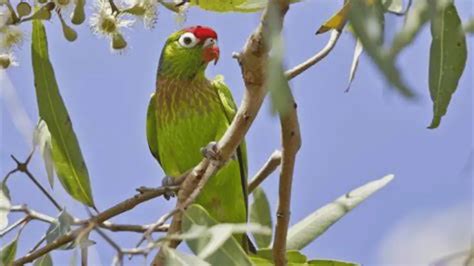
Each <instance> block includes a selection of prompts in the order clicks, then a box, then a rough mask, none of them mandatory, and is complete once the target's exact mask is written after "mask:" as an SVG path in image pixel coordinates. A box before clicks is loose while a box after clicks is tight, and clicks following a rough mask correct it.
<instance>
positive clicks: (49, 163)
mask: <svg viewBox="0 0 474 266" xmlns="http://www.w3.org/2000/svg"><path fill="white" fill-rule="evenodd" d="M33 144H34V145H35V146H37V147H38V148H39V151H40V153H41V157H43V162H44V166H45V169H46V174H47V176H48V182H49V185H50V186H51V188H53V187H54V162H53V158H52V147H51V133H50V132H49V129H48V125H47V124H46V122H45V121H44V120H40V121H39V123H38V125H37V126H36V128H35V132H34V134H33Z"/></svg>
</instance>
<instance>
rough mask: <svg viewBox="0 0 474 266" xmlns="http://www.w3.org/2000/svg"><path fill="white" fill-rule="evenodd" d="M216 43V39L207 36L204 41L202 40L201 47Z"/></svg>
mask: <svg viewBox="0 0 474 266" xmlns="http://www.w3.org/2000/svg"><path fill="white" fill-rule="evenodd" d="M215 43H217V41H216V39H214V38H207V39H206V41H205V42H204V45H203V47H209V46H212V45H214V44H215Z"/></svg>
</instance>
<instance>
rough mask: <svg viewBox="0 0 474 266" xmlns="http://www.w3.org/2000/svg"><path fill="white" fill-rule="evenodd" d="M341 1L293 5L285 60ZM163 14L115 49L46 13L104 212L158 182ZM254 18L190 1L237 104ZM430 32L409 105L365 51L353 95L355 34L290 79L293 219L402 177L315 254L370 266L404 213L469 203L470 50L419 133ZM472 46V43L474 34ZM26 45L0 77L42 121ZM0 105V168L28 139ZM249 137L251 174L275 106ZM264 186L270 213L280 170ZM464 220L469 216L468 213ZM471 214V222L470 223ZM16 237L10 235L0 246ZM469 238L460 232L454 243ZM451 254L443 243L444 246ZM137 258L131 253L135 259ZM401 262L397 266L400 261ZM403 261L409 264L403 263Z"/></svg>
mask: <svg viewBox="0 0 474 266" xmlns="http://www.w3.org/2000/svg"><path fill="white" fill-rule="evenodd" d="M456 3H457V6H458V10H459V12H460V14H461V17H462V18H464V19H465V18H467V17H470V16H472V15H473V13H474V12H473V6H472V3H471V2H470V1H469V0H458V1H457V2H456ZM339 4H340V3H339V2H337V3H336V2H334V1H329V0H324V1H306V2H304V3H300V4H297V5H293V6H292V8H291V9H290V11H289V13H288V15H287V18H286V21H285V32H284V34H285V41H286V63H287V65H288V67H291V66H293V65H295V64H298V63H300V62H301V61H303V60H305V59H306V58H308V57H309V56H312V55H313V54H314V53H315V52H317V51H318V50H319V49H321V48H322V47H323V46H324V45H325V42H326V41H327V38H328V35H321V36H315V35H314V32H315V30H316V28H317V27H318V26H319V25H320V24H321V23H322V22H323V21H324V20H325V19H326V18H328V17H329V16H330V15H331V14H332V13H333V12H334V11H335V10H337V8H338V6H339ZM159 12H160V13H159V16H158V23H157V25H156V28H155V29H154V30H152V31H147V30H144V29H142V26H141V25H137V26H135V27H134V28H133V29H131V30H128V31H126V35H127V38H128V43H129V49H128V50H127V51H126V52H125V53H123V54H121V55H118V54H113V53H111V52H110V50H109V44H108V42H107V41H106V40H104V39H99V38H97V37H95V36H94V35H93V34H92V33H91V32H90V30H89V28H88V26H87V25H83V26H81V27H79V28H78V33H79V38H78V40H77V41H76V42H74V43H68V42H67V41H65V40H64V39H63V37H62V33H61V31H60V28H59V25H60V24H59V21H57V20H56V18H54V19H53V21H52V22H48V23H46V24H47V30H48V34H49V49H50V55H51V60H52V62H53V65H54V67H55V71H56V77H57V79H58V83H59V87H60V90H61V93H62V96H63V98H64V100H65V102H66V104H67V107H68V110H69V113H70V115H71V119H72V121H73V125H74V129H75V132H76V134H77V136H78V139H79V142H80V144H81V148H82V151H83V155H84V157H85V161H86V163H87V166H88V168H89V172H90V174H91V182H92V187H93V193H94V197H95V201H96V205H97V206H98V208H99V209H105V208H107V207H109V206H112V205H113V204H114V203H117V202H119V201H120V200H122V199H124V198H125V197H129V196H131V195H133V193H134V190H135V188H137V187H139V186H143V185H145V186H157V185H159V183H160V180H161V177H162V176H163V173H162V171H161V169H160V167H159V166H158V165H157V164H156V162H155V161H154V159H153V157H152V156H151V155H150V154H149V151H148V147H147V144H146V138H145V113H146V107H147V103H148V99H149V95H150V94H151V92H152V91H153V90H154V82H155V73H156V67H157V63H158V58H159V54H160V51H161V48H162V45H163V42H164V40H165V39H166V37H167V36H168V35H169V34H170V33H172V32H173V31H174V30H176V29H178V28H179V27H180V26H179V25H178V24H176V22H175V18H174V16H173V15H172V14H170V13H169V12H168V11H167V10H165V9H163V8H160V9H159ZM258 20H259V15H258V14H216V13H209V12H204V11H201V10H198V9H196V8H193V9H191V10H190V11H189V13H188V17H187V21H186V22H185V25H195V24H202V25H208V26H211V27H213V28H214V29H215V30H216V31H217V32H218V34H219V46H220V49H221V59H220V61H219V63H218V64H217V66H210V67H209V69H208V76H209V77H213V76H215V75H217V74H223V75H224V76H225V80H226V83H227V84H228V85H229V86H230V88H231V89H232V92H233V93H234V96H235V98H236V100H237V101H238V102H240V99H241V97H242V94H243V83H242V78H241V75H240V69H239V66H238V64H237V63H236V62H235V60H234V59H232V58H231V53H232V52H233V51H239V50H240V49H241V48H242V46H243V44H244V42H245V40H246V38H247V36H248V35H249V33H250V32H251V31H252V30H253V29H254V28H255V26H256V25H257V23H258ZM400 23H402V19H400V18H396V17H387V24H388V29H387V31H388V34H389V35H390V32H392V33H393V31H394V30H395V29H396V26H399V25H400ZM26 30H27V31H28V32H30V31H31V30H30V29H26ZM389 38H390V37H389ZM430 40H431V36H430V32H429V27H425V29H424V30H423V32H422V33H421V35H420V36H418V38H417V39H416V42H415V43H414V45H412V46H410V47H408V48H407V49H406V51H404V52H403V53H402V56H401V58H400V59H399V61H398V65H399V66H400V68H401V69H402V71H403V77H404V79H405V80H406V81H407V83H408V84H409V85H410V86H411V87H412V88H413V89H414V90H415V91H416V92H417V93H418V94H419V95H420V97H419V98H420V99H419V100H418V101H416V102H414V101H407V100H405V99H403V98H402V97H401V96H400V95H399V94H397V93H396V92H394V90H392V89H391V88H390V87H389V86H388V85H387V84H386V83H385V81H384V80H383V77H382V76H381V75H380V73H379V72H378V70H377V69H376V68H375V67H374V65H373V64H372V63H371V62H370V59H369V58H368V57H366V56H364V55H363V56H362V58H361V63H360V65H359V70H358V73H357V76H356V79H355V81H354V83H353V85H352V89H351V92H350V93H344V89H345V88H346V85H347V77H348V71H349V68H350V64H351V60H352V53H353V47H354V39H353V37H352V36H351V34H350V33H344V34H343V36H342V37H341V40H340V41H339V43H338V44H337V46H336V48H335V49H334V51H333V52H332V53H331V54H330V55H329V56H328V57H327V58H326V59H325V60H323V61H322V62H321V63H319V64H318V65H316V66H315V67H313V68H311V69H310V70H308V71H307V72H306V73H304V74H303V75H301V76H299V77H297V78H295V79H294V80H293V81H292V82H291V86H292V89H293V91H294V94H295V98H296V100H297V102H298V107H299V108H298V110H299V118H300V124H301V131H302V137H303V146H302V149H301V151H300V153H299V154H298V161H297V164H296V170H295V178H294V187H293V199H292V217H291V223H295V222H296V221H298V220H299V219H301V218H303V217H305V216H306V215H308V214H309V213H311V212H312V211H314V210H316V209H317V208H318V207H320V206H322V205H324V204H326V203H328V202H330V201H331V200H333V199H335V198H337V197H338V196H340V195H342V194H344V193H345V192H347V191H349V190H351V189H352V188H354V187H357V186H359V185H362V184H364V183H366V182H368V181H371V180H373V179H376V178H379V177H382V176H384V175H386V174H389V173H393V174H395V176H396V178H395V180H394V181H393V182H392V183H391V184H389V185H388V186H387V187H386V188H384V189H383V190H381V191H380V192H378V193H377V194H375V195H374V196H373V197H372V198H370V199H369V200H368V201H367V202H365V203H363V204H362V205H361V206H360V207H358V208H356V209H355V210H354V211H353V212H351V213H350V214H349V215H347V216H346V217H344V218H343V219H342V220H341V221H340V222H338V223H337V224H335V225H334V226H333V227H332V228H331V229H330V230H329V231H328V232H327V233H326V234H324V235H323V236H322V237H320V238H319V239H318V240H317V241H316V242H314V243H312V244H311V245H310V246H308V247H307V248H306V249H305V253H306V254H307V255H308V256H309V257H311V258H313V257H329V258H339V259H344V260H350V261H355V262H360V263H364V264H365V265H380V264H382V263H383V264H389V263H395V262H392V261H390V260H389V259H387V258H386V257H384V255H381V254H382V253H383V252H381V249H383V247H386V245H385V243H386V242H387V241H389V240H387V239H389V238H390V236H391V235H393V232H394V230H395V229H396V228H399V226H400V224H401V223H402V222H403V221H406V220H407V219H409V218H410V217H412V216H414V215H418V216H420V215H421V219H422V220H423V219H425V221H426V225H429V223H430V218H429V217H432V216H430V215H432V214H433V213H444V211H445V210H451V209H452V208H461V209H462V210H465V211H468V212H469V210H472V207H471V206H472V188H473V187H472V186H473V184H472V150H473V146H472V100H473V96H472V86H473V77H474V75H473V64H472V62H473V60H472V58H473V57H472V55H469V57H468V64H467V66H466V69H465V72H464V75H463V77H462V78H461V81H460V83H459V87H458V90H457V92H456V94H455V95H454V97H453V99H452V102H451V106H450V108H449V111H448V114H447V115H446V117H445V118H444V119H443V121H442V124H441V126H440V128H438V129H436V130H429V129H426V127H427V126H428V125H429V123H430V121H431V115H432V106H431V102H430V100H429V93H428V78H427V77H428V61H429V46H430ZM468 42H469V47H468V48H469V51H472V48H473V45H472V37H470V38H469V39H468ZM29 45H30V42H29V41H28V40H26V41H25V43H24V45H23V47H22V48H21V49H20V50H19V51H18V52H17V53H16V55H17V57H18V59H19V63H20V66H19V67H16V68H11V69H9V70H8V72H7V73H6V76H5V73H2V74H1V75H3V76H2V79H1V82H2V83H0V84H1V86H2V87H3V88H7V87H9V88H10V86H9V85H8V83H7V80H8V79H9V80H11V84H12V85H13V86H12V88H14V90H15V92H16V94H17V96H18V100H19V102H20V103H21V105H22V106H23V107H24V108H25V109H26V112H27V114H28V115H29V117H30V118H31V119H32V120H33V121H35V122H36V120H37V116H38V115H37V107H36V100H35V93H34V87H33V80H32V78H33V77H32V70H31V59H30V54H29V51H30V48H29ZM7 77H8V78H7ZM0 110H1V113H2V114H1V137H0V145H1V148H0V163H1V164H0V166H1V168H0V169H1V173H6V172H7V171H8V170H10V169H12V168H13V167H14V164H13V162H12V161H11V159H10V158H9V155H10V154H14V155H16V156H17V157H20V158H24V157H26V156H27V154H28V152H29V145H30V144H29V143H28V142H27V141H25V138H24V137H23V136H22V135H21V134H20V133H19V131H18V130H17V128H16V127H15V125H14V123H13V122H14V121H13V119H12V116H11V115H10V113H9V111H8V108H7V103H6V101H5V93H4V97H3V98H2V102H1V108H0ZM247 143H248V149H249V167H250V173H255V172H256V171H257V170H258V169H259V168H260V167H261V165H262V164H263V163H264V162H265V161H266V160H267V158H268V156H269V155H270V154H271V153H272V152H273V151H274V150H275V149H278V148H279V146H280V132H279V122H278V120H277V118H276V117H274V116H272V115H271V112H270V107H269V104H268V101H267V102H266V104H265V106H264V107H263V108H262V110H261V112H260V115H259V117H258V118H257V119H256V121H255V124H254V125H253V127H252V129H251V130H250V132H249V134H248V136H247ZM32 170H33V172H34V173H35V174H36V175H37V176H38V177H39V178H40V180H41V181H43V183H44V184H46V174H45V170H44V167H43V165H42V163H41V161H40V159H39V156H36V157H35V160H34V162H33V164H32ZM9 184H10V190H11V192H12V195H13V201H14V203H16V204H19V203H24V202H25V201H26V203H28V204H29V206H30V207H32V208H34V209H37V210H40V211H43V212H46V213H49V214H51V215H54V209H53V208H52V206H50V205H51V204H49V202H47V200H46V199H45V198H44V197H43V195H41V194H40V193H39V192H38V191H37V190H36V188H34V187H33V186H32V185H31V184H30V183H29V181H28V180H27V179H26V178H25V177H24V176H22V175H16V176H15V178H12V179H11V181H10V182H9ZM57 184H59V183H57ZM263 186H264V188H265V191H266V192H267V195H268V197H269V198H270V201H271V203H272V207H273V209H272V210H273V211H275V207H276V203H277V197H276V195H277V189H278V187H277V186H278V182H277V175H275V174H274V175H273V176H272V177H270V178H269V179H268V180H267V181H266V182H265V183H264V185H263ZM54 193H55V195H56V196H57V197H58V199H60V200H61V201H62V202H63V204H64V205H66V206H67V208H68V209H69V210H70V211H71V212H73V213H77V215H78V216H81V217H84V215H85V214H84V211H83V208H82V207H81V206H80V205H78V204H76V203H74V202H73V201H72V200H71V199H70V198H69V197H68V196H67V195H65V193H64V192H63V191H62V189H61V188H60V186H59V185H57V186H56V189H55V192H54ZM172 206H174V203H173V202H167V201H164V200H162V199H156V200H153V201H151V202H149V203H147V204H143V205H142V206H140V207H138V208H136V209H135V210H133V211H131V212H129V213H126V214H124V215H121V216H120V217H117V218H116V219H114V220H113V221H115V222H122V223H151V222H153V221H155V220H156V219H157V218H158V217H159V216H161V214H163V213H164V212H166V211H167V210H169V209H170V208H172ZM459 206H461V207H459ZM463 217H470V218H471V219H472V212H471V215H467V216H463ZM15 218H18V216H11V220H12V221H13V220H15ZM441 224H442V223H441ZM469 224H471V225H472V220H471V223H467V225H469ZM450 226H454V227H456V226H457V225H456V224H454V225H447V224H446V225H442V226H440V228H439V229H440V230H436V232H437V233H439V234H440V235H443V234H444V233H445V231H446V232H447V230H448V229H449V228H448V227H450ZM445 229H446V230H445ZM44 230H46V226H45V225H43V224H38V223H36V222H35V223H32V224H31V226H29V227H28V228H27V229H26V230H25V232H24V234H23V236H22V239H23V241H21V243H22V244H21V245H20V247H19V251H18V252H19V254H25V252H26V251H27V250H28V249H29V248H31V246H32V245H33V243H36V240H38V239H39V238H40V237H41V234H42V233H43V232H44ZM467 230H468V229H467ZM468 232H469V230H468ZM465 235H466V234H464V236H465ZM11 237H13V234H10V235H8V237H6V239H1V240H0V243H4V242H5V241H6V240H8V239H10V238H11ZM113 237H114V238H115V239H116V240H117V241H118V242H119V243H120V244H122V245H124V246H126V247H131V246H133V245H134V244H135V243H136V241H137V240H138V239H139V235H136V234H133V233H131V234H114V236H113ZM420 237H421V236H420ZM435 239H436V238H435ZM439 239H443V238H439ZM465 240H466V239H465V237H464V238H462V239H461V240H460V241H461V242H463V243H464V242H465ZM400 241H401V242H397V243H400V245H404V243H405V244H407V243H410V242H411V239H410V235H409V234H408V236H407V237H406V238H404V239H402V240H400ZM403 241H405V242H403ZM427 241H428V240H427ZM434 242H436V241H434ZM420 243H422V244H421V245H424V244H426V245H428V244H430V243H428V242H427V243H424V242H423V241H421V242H420ZM465 247H467V244H466V246H465ZM452 248H454V247H452ZM449 251H450V250H441V251H440V254H439V255H440V256H442V255H444V254H441V253H443V252H448V253H449ZM451 251H457V250H451ZM92 253H93V254H92V257H93V259H94V260H95V262H96V263H97V264H100V263H103V264H106V265H107V264H109V263H110V261H111V258H112V256H113V255H114V252H113V250H112V249H111V248H110V247H109V246H107V245H106V244H105V243H103V242H102V241H99V244H98V245H97V246H96V250H95V251H93V252H92ZM99 254H100V255H99ZM384 254H385V253H384ZM432 255H433V254H432ZM435 255H436V254H435ZM53 256H54V259H55V261H56V262H57V263H60V264H64V263H67V262H68V261H69V257H70V256H71V255H70V253H67V252H63V251H56V252H54V255H53ZM142 261H143V260H142V259H137V260H136V261H133V262H132V263H130V265H132V264H133V263H136V264H138V263H141V262H142ZM397 263H398V264H396V265H400V261H398V262H397ZM402 263H403V265H416V264H413V263H412V262H411V261H408V260H407V261H406V262H402Z"/></svg>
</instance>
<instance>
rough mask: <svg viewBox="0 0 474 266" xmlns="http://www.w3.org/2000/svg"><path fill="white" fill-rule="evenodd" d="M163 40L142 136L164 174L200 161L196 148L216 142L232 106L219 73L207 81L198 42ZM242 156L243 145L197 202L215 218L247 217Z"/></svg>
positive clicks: (231, 220)
mask: <svg viewBox="0 0 474 266" xmlns="http://www.w3.org/2000/svg"><path fill="white" fill-rule="evenodd" d="M182 33H183V31H180V32H177V33H175V34H173V35H171V37H170V38H169V39H168V41H167V43H166V45H165V47H164V48H163V51H162V56H161V59H160V66H159V69H158V74H157V82H156V87H157V89H156V91H155V93H154V94H153V95H152V97H151V99H150V103H149V107H148V116H147V138H148V143H149V146H150V150H151V152H152V154H153V155H154V157H155V158H156V159H157V160H158V162H159V164H160V165H161V167H162V168H163V170H164V172H165V174H166V175H167V176H170V177H178V176H180V175H182V174H183V173H185V172H186V171H188V170H190V169H192V168H193V167H194V166H196V165H197V164H198V163H199V162H200V161H201V160H202V154H201V153H200V148H201V147H204V146H206V145H207V144H208V143H210V142H211V141H218V140H219V139H220V138H221V137H222V136H223V134H224V132H225V131H226V130H227V128H228V126H229V125H230V123H231V121H232V119H233V117H234V115H235V112H236V105H235V103H234V100H233V99H232V95H231V93H230V91H229V89H228V88H227V86H226V85H225V84H224V83H223V80H222V78H217V79H216V80H214V81H209V80H208V79H207V78H206V77H205V75H204V71H205V68H206V66H207V62H204V63H201V62H200V60H202V59H201V58H202V57H201V54H202V49H203V48H202V47H199V45H197V46H196V47H195V48H191V49H189V48H186V49H184V48H182V47H179V44H177V39H178V38H179V36H180V35H181V34H182ZM246 176H247V158H246V151H245V144H242V145H241V146H240V147H239V148H238V150H237V159H236V160H230V161H229V162H228V163H227V164H226V165H225V166H224V167H223V168H222V169H221V170H220V171H219V172H218V173H217V174H216V175H215V176H213V177H211V178H210V180H209V181H208V183H207V184H206V186H205V187H204V189H203V190H202V192H201V193H200V194H199V196H198V197H197V199H196V201H195V202H196V203H198V204H200V205H202V206H203V207H204V208H205V209H206V210H207V211H208V212H209V214H210V215H212V216H213V217H214V218H215V219H217V220H218V221H220V222H228V223H244V222H246V220H247V192H246V184H247V179H246Z"/></svg>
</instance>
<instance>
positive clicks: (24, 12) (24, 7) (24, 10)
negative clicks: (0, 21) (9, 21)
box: [16, 2, 31, 17]
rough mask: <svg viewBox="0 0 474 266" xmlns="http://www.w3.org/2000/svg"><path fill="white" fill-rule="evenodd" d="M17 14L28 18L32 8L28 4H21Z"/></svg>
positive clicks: (17, 7) (17, 8)
mask: <svg viewBox="0 0 474 266" xmlns="http://www.w3.org/2000/svg"><path fill="white" fill-rule="evenodd" d="M16 12H17V13H18V16H20V17H25V16H28V15H29V14H30V13H31V6H30V4H28V3H27V2H20V3H18V5H17V6H16Z"/></svg>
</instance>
